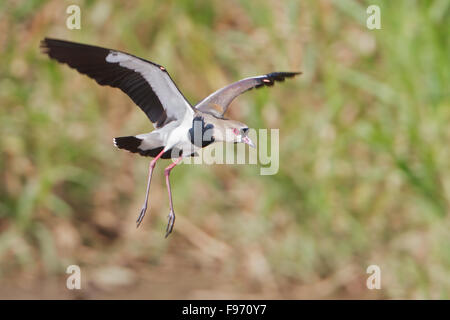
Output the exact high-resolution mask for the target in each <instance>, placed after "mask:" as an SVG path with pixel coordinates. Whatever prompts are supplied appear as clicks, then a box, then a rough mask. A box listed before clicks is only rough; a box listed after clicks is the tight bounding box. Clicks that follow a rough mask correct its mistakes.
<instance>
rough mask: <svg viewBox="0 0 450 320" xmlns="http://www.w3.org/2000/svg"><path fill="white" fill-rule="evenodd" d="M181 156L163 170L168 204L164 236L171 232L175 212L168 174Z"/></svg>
mask: <svg viewBox="0 0 450 320" xmlns="http://www.w3.org/2000/svg"><path fill="white" fill-rule="evenodd" d="M181 158H182V157H179V158H178V159H177V160H176V161H175V162H173V163H172V164H171V165H170V166H168V167H167V168H166V169H165V170H164V175H165V176H166V185H167V192H168V193H169V204H170V213H169V217H168V218H169V221H168V223H167V228H166V238H167V237H168V236H169V234H170V233H171V232H172V229H173V225H174V224H175V212H174V210H173V202H172V190H171V188H170V180H169V175H170V171H171V170H172V169H173V168H174V167H175V166H176V165H177V164H178V163H180V161H181Z"/></svg>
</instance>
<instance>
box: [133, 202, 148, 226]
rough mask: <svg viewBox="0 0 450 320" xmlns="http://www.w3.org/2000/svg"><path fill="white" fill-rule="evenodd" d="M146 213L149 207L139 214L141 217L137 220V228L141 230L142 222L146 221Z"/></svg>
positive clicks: (145, 207) (143, 208)
mask: <svg viewBox="0 0 450 320" xmlns="http://www.w3.org/2000/svg"><path fill="white" fill-rule="evenodd" d="M145 211H147V206H144V207H142V209H141V213H140V214H139V217H138V219H137V220H136V228H139V226H140V225H141V222H142V220H144V217H145Z"/></svg>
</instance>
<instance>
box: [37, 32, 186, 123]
mask: <svg viewBox="0 0 450 320" xmlns="http://www.w3.org/2000/svg"><path fill="white" fill-rule="evenodd" d="M41 48H42V49H43V52H44V53H46V54H48V56H49V57H50V58H52V59H55V60H57V61H58V62H61V63H66V64H68V65H69V66H70V67H72V68H74V69H76V70H77V71H78V72H80V73H82V74H85V75H88V76H89V77H91V78H93V79H94V80H95V81H97V83H98V84H100V85H107V86H111V87H114V88H119V89H121V90H122V91H123V92H125V93H126V94H127V95H128V96H129V97H130V98H131V99H132V100H133V101H134V103H135V104H137V105H138V106H139V108H141V109H142V111H144V112H145V114H146V115H147V117H148V118H149V119H150V121H151V122H152V123H153V125H154V126H155V128H159V127H162V126H164V125H165V124H167V123H169V122H171V121H176V120H178V119H182V118H183V117H184V115H185V113H186V112H191V113H194V110H193V108H192V106H191V105H190V104H189V102H188V101H187V100H186V99H185V98H184V96H183V95H182V93H181V92H180V91H179V90H178V88H177V86H176V85H175V83H174V82H173V81H172V79H171V78H170V76H169V74H168V73H167V71H166V69H165V68H164V67H162V66H160V65H158V64H156V63H153V62H150V61H147V60H144V59H141V58H138V57H136V56H133V55H130V54H127V53H125V52H121V51H117V50H111V49H106V48H101V47H96V46H91V45H85V44H80V43H74V42H70V41H63V40H56V39H49V38H45V39H44V40H42V42H41Z"/></svg>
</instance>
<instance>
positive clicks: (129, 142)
mask: <svg viewBox="0 0 450 320" xmlns="http://www.w3.org/2000/svg"><path fill="white" fill-rule="evenodd" d="M113 141H114V145H115V146H116V147H117V148H119V149H124V150H127V151H129V152H133V153H139V154H140V155H141V156H144V157H156V156H157V155H158V154H159V153H160V152H161V151H162V150H163V149H164V146H160V147H156V148H153V149H147V150H143V149H141V148H140V146H141V144H142V141H143V140H142V139H139V138H137V137H135V136H127V137H117V138H114V139H113ZM174 154H176V155H177V156H180V155H181V154H182V152H181V150H175V153H174ZM197 155H198V154H197V153H196V152H195V153H192V154H191V156H197ZM171 157H172V149H170V150H167V151H166V152H164V154H163V155H162V156H161V159H170V158H171Z"/></svg>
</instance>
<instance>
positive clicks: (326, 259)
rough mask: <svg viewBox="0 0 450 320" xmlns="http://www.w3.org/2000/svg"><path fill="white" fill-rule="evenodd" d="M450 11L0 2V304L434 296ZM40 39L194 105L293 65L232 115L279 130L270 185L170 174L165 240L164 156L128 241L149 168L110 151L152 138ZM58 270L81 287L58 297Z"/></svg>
mask: <svg viewBox="0 0 450 320" xmlns="http://www.w3.org/2000/svg"><path fill="white" fill-rule="evenodd" d="M71 4H78V5H79V6H80V8H81V30H68V29H67V28H66V19H67V17H68V16H69V15H68V14H66V8H67V7H68V6H69V5H71ZM370 4H377V5H379V6H380V8H381V27H382V29H381V30H369V29H368V28H367V27H366V19H367V17H368V14H367V13H366V8H367V7H368V5H370ZM449 16H450V1H446V0H437V1H406V0H405V1H387V0H386V1H380V0H378V1H377V0H372V1H353V0H345V1H300V0H286V1H277V0H265V1H250V0H244V1H237V0H231V1H209V0H200V1H188V0H183V1H174V0H165V1H136V2H134V1H133V2H131V1H123V2H119V1H116V2H112V1H75V0H71V1H56V0H55V1H35V0H33V1H30V0H23V1H9V0H6V1H4V0H3V1H0V52H1V58H2V59H1V60H2V62H1V64H0V150H1V154H0V298H168V299H171V298H193V299H202V298H209V299H215V298H275V299H279V298H287V299H301V298H393V299H397V298H412V299H417V298H425V299H441V298H447V299H448V298H449V294H450V233H449V225H450V220H449V219H450V217H449V205H450V161H449V159H450V148H449V142H450V126H449V123H450V96H449V83H450V59H449V58H450V32H449V31H450V30H449V28H450V21H449V20H450V19H449ZM45 36H50V37H56V38H61V39H66V40H72V41H79V42H84V43H90V44H97V45H100V46H104V47H109V48H115V49H121V50H124V51H127V52H130V53H133V54H135V55H138V56H141V57H143V58H146V59H149V60H151V61H155V62H157V63H159V64H161V65H164V66H165V67H166V68H167V69H168V70H169V72H170V73H171V76H172V78H173V79H174V80H175V81H176V83H177V84H178V86H179V87H180V89H181V90H182V91H183V93H184V94H185V96H186V97H187V98H188V99H189V100H190V101H191V103H195V102H197V101H199V100H201V99H202V98H204V97H205V96H206V95H208V94H209V93H211V92H212V91H214V90H216V89H218V88H220V87H222V86H224V85H226V84H228V83H231V82H233V81H236V80H238V79H240V78H244V77H247V76H252V75H258V74H264V73H268V72H272V71H296V70H301V71H303V75H302V76H300V77H298V78H296V79H294V80H290V81H287V82H285V83H283V84H279V85H276V86H275V87H274V88H272V89H267V88H264V89H260V90H256V91H255V90H253V91H250V92H249V93H246V94H245V95H243V96H241V97H239V98H238V99H237V100H236V101H235V102H234V103H233V107H232V108H231V109H230V111H229V114H228V116H229V117H232V118H235V119H239V120H241V121H243V122H245V123H247V124H249V125H250V126H251V127H253V128H279V129H280V169H279V172H278V174H276V175H273V176H261V175H259V166H255V165H245V166H244V165H230V166H226V165H212V166H206V165H205V166H187V165H181V166H180V167H177V168H176V169H175V170H174V171H173V172H172V175H171V178H172V185H173V190H174V205H175V211H176V213H177V221H176V224H175V230H174V233H173V234H172V235H171V236H170V237H169V238H168V239H164V230H165V225H166V217H167V214H168V212H169V209H168V200H167V195H166V190H165V183H164V179H163V174H162V171H163V168H164V167H165V166H166V165H167V164H168V163H169V162H168V161H161V162H160V163H159V165H158V166H157V169H158V170H157V171H156V173H155V174H154V178H153V182H152V188H151V193H150V210H149V213H150V214H148V215H147V217H146V219H145V220H144V223H143V225H142V226H141V227H140V228H139V229H137V230H136V228H135V220H136V218H137V215H138V213H139V210H140V207H141V205H142V201H143V199H144V191H145V185H146V175H147V168H148V160H149V159H148V158H143V157H139V156H136V155H133V154H129V153H127V152H124V151H122V150H118V149H116V148H114V146H113V144H112V138H113V137H116V136H122V135H132V134H138V133H143V132H148V131H150V130H152V126H151V124H150V123H149V122H148V121H147V118H146V117H145V116H144V114H143V113H142V112H141V111H140V110H139V109H138V108H136V107H135V106H134V105H133V103H132V102H131V100H130V99H129V98H128V97H127V96H126V95H124V94H123V93H122V92H120V91H119V90H117V89H112V88H107V87H101V86H98V85H97V84H96V83H95V81H93V80H91V79H88V78H87V77H85V76H82V75H79V74H78V73H77V72H76V71H74V70H71V69H69V68H68V67H67V66H63V65H59V64H57V63H55V62H53V61H50V60H49V59H48V58H47V57H46V56H44V55H43V54H41V53H40V51H39V42H40V40H41V39H42V38H43V37H45ZM70 264H77V265H79V266H80V267H81V272H82V290H78V291H77V290H74V291H69V290H68V289H66V287H65V284H66V278H67V274H66V273H65V271H66V268H67V266H68V265H70ZM371 264H376V265H378V266H380V268H381V276H382V289H381V290H372V291H371V290H368V289H367V288H366V279H367V277H368V276H369V275H368V274H366V268H367V267H368V266H369V265H371Z"/></svg>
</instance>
